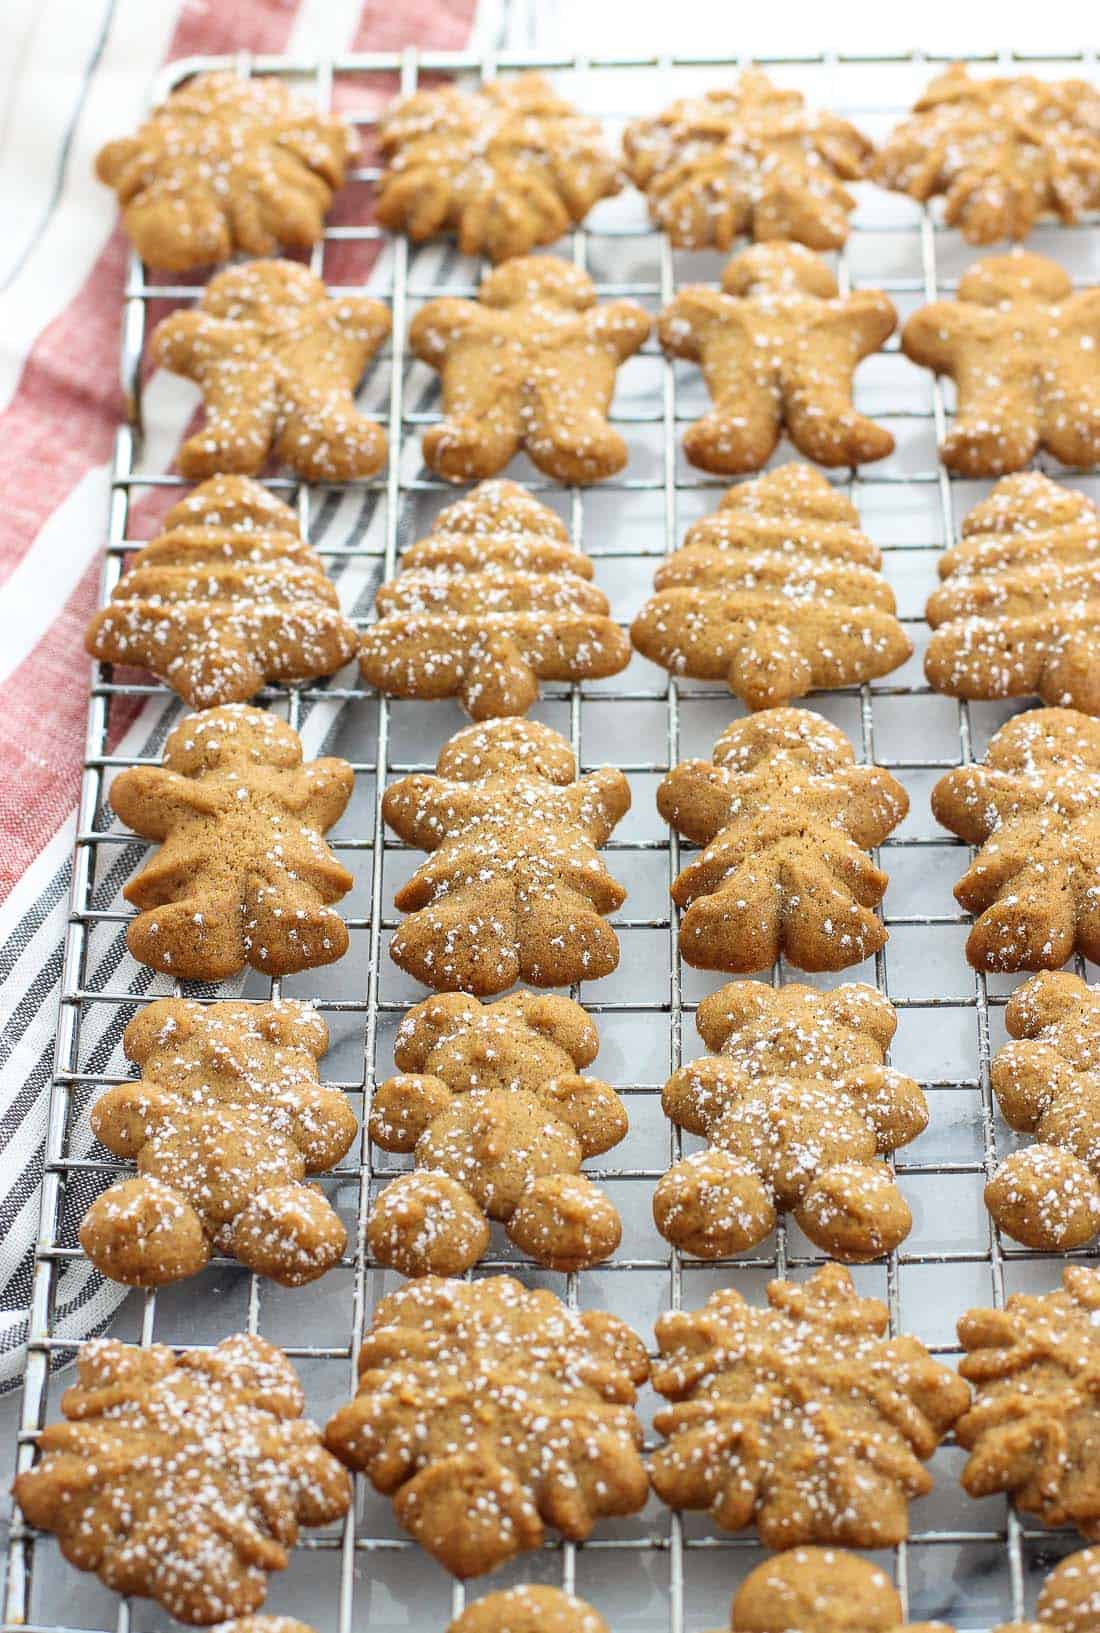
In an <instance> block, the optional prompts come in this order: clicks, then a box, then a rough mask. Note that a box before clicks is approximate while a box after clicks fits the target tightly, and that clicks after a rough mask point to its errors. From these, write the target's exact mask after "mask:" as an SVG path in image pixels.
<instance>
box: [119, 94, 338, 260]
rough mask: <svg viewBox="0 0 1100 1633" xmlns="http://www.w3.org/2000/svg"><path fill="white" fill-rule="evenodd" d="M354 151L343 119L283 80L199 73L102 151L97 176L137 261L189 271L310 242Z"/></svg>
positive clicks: (305, 246)
mask: <svg viewBox="0 0 1100 1633" xmlns="http://www.w3.org/2000/svg"><path fill="white" fill-rule="evenodd" d="M355 148H356V137H355V132H354V130H353V128H352V127H351V126H350V125H347V124H345V123H344V121H343V120H342V119H336V118H333V116H332V115H331V114H327V113H324V112H322V110H321V109H319V108H318V107H317V106H316V105H315V104H314V103H312V102H309V101H307V100H306V99H305V98H304V97H300V96H296V95H295V94H294V93H293V92H292V91H291V90H290V89H289V88H288V87H287V86H286V85H284V84H283V82H282V80H280V79H276V78H273V77H272V78H258V79H252V78H245V77H244V76H243V75H241V74H233V73H213V74H196V75H195V76H194V77H193V78H191V79H188V80H186V81H185V82H184V84H182V85H180V86H177V88H176V89H175V90H174V91H172V92H171V94H170V95H169V96H167V97H166V98H165V100H164V101H163V102H162V103H160V105H159V106H158V107H156V108H154V110H153V112H152V113H151V114H150V115H149V117H148V119H147V120H146V121H145V123H144V124H143V125H142V126H141V128H140V129H139V130H138V131H137V133H136V135H134V136H124V137H121V138H120V139H119V140H117V141H114V142H108V143H107V145H106V147H103V148H101V149H100V151H99V154H98V156H97V158H96V174H97V175H98V177H99V179H100V181H102V182H105V183H106V184H107V186H108V187H112V188H113V189H114V191H115V192H116V193H117V195H118V201H119V204H120V205H121V206H122V220H123V225H124V226H125V228H126V231H127V232H128V233H129V235H130V238H131V239H132V240H133V244H134V248H135V249H136V250H137V252H138V254H139V255H140V256H141V259H142V260H143V261H145V262H146V263H147V264H148V265H149V266H152V267H157V268H159V269H161V270H163V271H165V272H190V271H192V270H194V269H195V268H196V267H202V266H209V265H211V263H213V262H215V261H225V260H227V259H228V258H229V256H230V255H231V254H232V253H233V252H234V251H235V250H242V251H243V252H244V253H245V254H246V255H272V254H275V253H276V252H277V251H278V250H279V249H309V247H310V246H311V245H312V244H315V243H316V242H317V241H318V239H319V238H320V237H321V234H322V231H323V229H324V219H325V212H326V210H327V209H328V207H329V204H330V203H331V202H332V195H333V193H334V192H335V191H336V189H337V188H338V187H341V186H342V185H343V182H344V177H345V174H346V171H347V164H348V160H349V159H350V158H351V157H352V155H353V154H354V152H355Z"/></svg>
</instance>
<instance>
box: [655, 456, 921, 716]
mask: <svg viewBox="0 0 1100 1633" xmlns="http://www.w3.org/2000/svg"><path fill="white" fill-rule="evenodd" d="M743 487H744V489H749V488H751V489H754V490H756V491H755V493H754V495H753V496H752V497H751V498H748V499H746V500H745V501H742V502H743V503H744V506H745V509H744V512H743V513H739V514H738V516H737V517H736V520H742V517H743V520H744V522H745V524H746V525H745V526H744V527H743V530H742V533H741V538H742V539H743V541H744V542H741V543H734V542H732V541H733V538H736V537H737V529H736V521H735V523H734V525H733V527H727V525H726V524H727V516H726V515H723V514H722V513H721V512H720V513H719V514H720V515H721V516H722V524H723V525H722V526H721V527H719V528H717V529H714V530H713V531H712V533H711V534H710V536H709V538H708V535H707V532H706V530H705V529H703V528H702V527H701V526H700V524H699V523H696V525H695V527H693V528H691V529H690V530H689V532H688V535H687V538H686V539H685V541H684V545H683V548H682V549H680V550H677V551H675V552H674V553H673V554H672V555H671V556H670V557H669V558H668V560H667V561H665V562H663V563H662V564H661V566H660V567H659V568H658V569H657V572H656V575H655V577H654V585H655V588H656V591H657V593H656V595H654V596H653V597H652V598H651V599H650V600H649V601H647V602H646V604H645V606H644V607H643V608H642V610H641V612H639V614H638V616H637V617H636V618H635V620H634V622H633V624H632V625H631V626H630V638H631V640H632V641H633V643H634V645H635V647H636V648H637V650H638V651H639V652H640V653H641V654H642V656H643V657H646V658H649V659H651V661H652V662H654V663H659V664H660V665H661V667H662V668H663V669H668V670H670V671H671V672H672V673H673V674H675V675H690V676H691V677H692V679H693V680H724V681H726V682H727V683H728V684H729V688H730V691H731V692H734V693H735V694H736V695H737V696H738V697H739V698H741V700H742V701H743V702H744V703H746V704H747V705H748V706H749V708H750V709H768V708H772V707H773V706H774V705H776V704H781V703H789V702H790V701H791V700H792V699H793V698H796V697H802V696H804V695H805V693H806V692H808V691H811V690H816V689H821V688H829V687H834V686H852V685H857V684H860V683H862V682H863V681H867V680H874V679H875V678H877V677H878V676H879V675H887V674H889V673H890V671H891V670H892V669H896V668H897V667H898V665H899V664H902V663H904V662H905V660H906V659H907V658H908V657H909V656H910V655H911V653H912V651H913V646H912V642H911V641H910V640H909V637H908V636H907V635H906V633H905V631H904V629H903V628H902V626H901V625H900V624H899V623H898V620H897V618H896V616H895V613H896V611H897V604H896V602H895V600H894V592H893V591H892V590H891V588H890V586H889V585H888V584H887V582H886V580H885V579H884V578H883V577H882V575H881V574H880V573H878V572H876V571H875V568H874V567H873V566H870V565H868V564H867V561H866V557H867V555H868V553H869V551H868V548H867V547H868V545H869V543H870V541H869V540H867V539H866V538H865V537H864V535H863V534H862V533H860V532H859V529H858V516H857V515H856V512H855V509H854V507H853V506H851V505H849V504H848V503H847V501H846V500H842V501H841V503H842V505H843V506H844V507H845V509H846V511H847V513H848V514H850V516H851V521H850V523H849V522H847V521H846V520H845V521H829V522H822V521H820V520H819V519H818V518H819V515H820V512H821V511H822V510H827V509H829V508H830V506H829V500H828V498H827V497H826V493H827V492H829V491H831V490H829V483H828V481H827V479H826V478H825V477H824V476H822V475H821V473H820V472H819V471H814V470H811V468H810V467H809V466H808V465H783V466H781V467H780V469H779V470H776V471H770V472H769V473H768V475H767V476H759V477H756V478H755V480H753V481H752V482H746V483H745V484H743ZM732 491H733V494H737V493H739V492H741V491H742V489H741V488H735V489H733V490H732ZM732 502H733V504H734V505H735V506H736V504H737V501H736V500H734V501H732ZM757 518H759V519H760V520H761V521H763V520H764V519H767V520H768V521H769V522H772V523H775V522H780V523H781V524H782V523H783V522H784V521H786V522H787V523H789V532H788V534H787V535H786V536H784V535H783V534H781V533H778V532H777V530H776V529H775V527H774V526H772V527H768V528H761V529H760V530H759V542H757V539H755V538H753V536H752V535H753V533H754V531H755V529H754V528H753V527H752V526H751V525H747V524H749V523H750V520H751V521H755V520H756V519H757ZM846 530H847V531H848V532H849V533H850V534H851V535H852V539H853V545H854V548H853V551H852V555H851V557H846V556H845V555H844V549H843V546H844V533H845V531H846Z"/></svg>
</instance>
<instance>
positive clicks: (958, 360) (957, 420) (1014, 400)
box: [901, 250, 1100, 476]
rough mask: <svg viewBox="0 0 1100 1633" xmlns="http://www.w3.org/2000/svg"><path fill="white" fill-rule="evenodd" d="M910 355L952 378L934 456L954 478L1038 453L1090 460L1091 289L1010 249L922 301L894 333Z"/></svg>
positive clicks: (1097, 326) (1099, 331)
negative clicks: (947, 425)
mask: <svg viewBox="0 0 1100 1633" xmlns="http://www.w3.org/2000/svg"><path fill="white" fill-rule="evenodd" d="M901 344H902V350H903V351H904V352H905V355H906V356H907V357H910V358H912V360H913V362H914V363H920V364H922V365H923V366H924V367H925V368H928V369H934V370H935V371H936V373H937V374H946V375H949V376H950V377H951V379H952V380H954V382H955V395H956V406H955V416H954V420H953V421H952V425H951V429H950V431H949V432H948V433H947V436H946V437H945V438H944V440H943V442H942V443H941V444H940V458H941V459H942V460H943V463H944V464H945V465H946V466H947V467H948V469H949V470H952V471H958V472H959V474H960V475H961V476H1002V475H1003V474H1004V473H1005V472H1006V471H1018V470H1020V469H1022V467H1023V466H1024V465H1026V464H1028V462H1029V461H1030V460H1031V459H1032V458H1033V457H1034V455H1035V454H1037V453H1038V452H1039V450H1040V449H1046V451H1047V452H1048V453H1051V454H1053V455H1054V457H1055V458H1056V459H1060V460H1061V461H1062V463H1063V464H1064V465H1093V464H1095V463H1096V461H1097V460H1098V459H1100V383H1098V381H1097V368H1096V361H1095V359H1096V351H1097V348H1098V347H1100V289H1081V290H1078V291H1077V293H1076V294H1075V293H1074V290H1073V284H1072V282H1071V281H1070V276H1069V274H1068V272H1065V271H1063V269H1062V268H1061V267H1060V266H1059V265H1058V264H1057V262H1055V261H1048V260H1047V259H1046V257H1045V256H1043V255H1030V254H1025V253H1024V252H1023V251H1022V250H1013V252H1012V253H1011V254H1010V255H993V256H990V257H989V258H988V259H987V260H985V261H979V262H977V264H976V265H975V266H972V267H971V268H970V270H969V271H968V272H966V273H965V274H964V275H963V277H962V278H961V279H960V281H959V288H958V294H957V296H956V298H955V299H954V300H942V301H934V302H933V303H932V305H931V306H922V307H921V308H920V309H919V310H918V311H916V312H914V313H913V315H912V317H911V318H909V320H908V321H907V323H906V325H905V328H904V329H903V330H902V334H901Z"/></svg>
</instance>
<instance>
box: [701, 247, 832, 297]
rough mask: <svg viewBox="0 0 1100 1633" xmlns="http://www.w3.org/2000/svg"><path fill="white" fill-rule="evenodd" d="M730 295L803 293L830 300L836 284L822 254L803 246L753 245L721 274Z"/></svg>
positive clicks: (742, 252)
mask: <svg viewBox="0 0 1100 1633" xmlns="http://www.w3.org/2000/svg"><path fill="white" fill-rule="evenodd" d="M722 288H723V290H724V291H725V293H726V294H727V295H755V294H759V293H761V292H764V293H769V292H773V293H784V292H789V293H791V294H796V293H802V294H805V295H818V296H820V298H821V299H822V300H831V299H832V298H833V297H834V296H835V295H836V294H837V293H838V289H837V281H836V279H835V278H834V277H833V274H832V272H831V271H830V270H829V267H828V265H827V263H826V262H825V261H823V260H822V259H821V257H820V255H815V254H814V252H813V250H810V249H807V248H806V246H805V245H804V244H784V243H772V244H753V245H752V246H751V247H750V248H749V249H745V250H742V251H741V253H740V254H739V255H735V256H734V258H733V260H732V261H730V262H728V263H727V265H726V267H725V270H724V271H723V273H722Z"/></svg>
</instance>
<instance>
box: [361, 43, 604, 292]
mask: <svg viewBox="0 0 1100 1633" xmlns="http://www.w3.org/2000/svg"><path fill="white" fill-rule="evenodd" d="M377 135H378V145H379V147H380V148H381V151H382V156H383V158H384V160H385V169H384V170H383V172H382V176H381V178H380V180H379V183H378V201H377V204H376V207H375V208H376V213H377V216H378V219H379V221H380V222H381V223H382V225H383V226H384V227H388V228H389V229H390V231H391V232H407V233H408V235H409V237H410V238H412V239H414V240H415V241H416V242H422V241H423V240H424V239H426V238H434V237H436V236H437V235H438V234H440V233H453V234H454V235H455V237H456V238H457V239H458V248H459V250H460V251H461V253H462V254H463V255H485V256H487V257H488V259H489V260H490V261H504V260H507V259H508V258H509V257H511V256H514V255H528V254H530V252H531V250H533V249H537V248H538V247H539V245H540V244H552V243H554V241H555V240H556V239H558V238H561V236H562V235H563V234H564V233H567V232H568V231H569V229H570V228H571V227H574V226H576V225H577V224H578V223H579V222H581V221H583V220H584V218H585V216H586V215H587V214H588V212H589V210H590V209H591V208H592V206H593V205H594V204H597V203H598V202H599V200H600V199H601V198H606V197H608V195H609V194H611V193H617V192H618V191H619V188H620V186H621V185H622V180H621V177H620V175H619V170H618V166H617V165H616V163H615V160H614V158H613V156H612V154H611V152H610V151H609V149H608V148H607V146H606V144H605V143H604V139H603V134H602V131H601V129H600V124H599V121H598V120H596V119H590V118H588V117H587V116H586V115H585V114H582V113H580V112H579V111H578V110H577V109H576V108H575V107H574V106H573V105H572V103H570V102H567V101H566V100H565V99H564V98H563V97H560V96H558V95H557V93H556V92H555V91H554V89H553V88H552V86H551V85H550V83H549V81H548V80H546V79H545V78H544V77H543V76H542V74H517V75H515V76H514V77H513V78H510V79H495V80H490V81H488V82H487V83H486V84H484V85H481V86H479V87H478V88H477V89H476V90H465V89H462V88H460V87H459V86H457V85H438V86H433V87H432V89H430V90H424V91H415V92H414V93H413V94H412V95H411V96H403V97H399V98H398V99H397V100H396V101H395V102H391V104H390V106H389V107H388V108H387V109H386V110H385V112H384V113H383V115H382V117H381V119H380V120H379V122H378V131H377Z"/></svg>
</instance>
